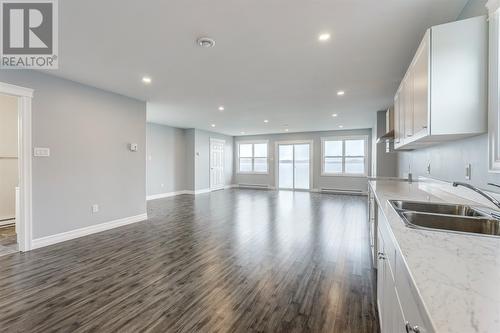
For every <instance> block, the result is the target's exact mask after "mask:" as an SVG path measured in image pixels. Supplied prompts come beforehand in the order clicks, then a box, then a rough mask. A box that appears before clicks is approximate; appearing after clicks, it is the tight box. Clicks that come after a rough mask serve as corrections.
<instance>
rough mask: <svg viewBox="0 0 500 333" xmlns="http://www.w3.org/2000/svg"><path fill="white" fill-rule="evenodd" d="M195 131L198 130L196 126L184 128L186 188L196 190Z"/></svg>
mask: <svg viewBox="0 0 500 333" xmlns="http://www.w3.org/2000/svg"><path fill="white" fill-rule="evenodd" d="M195 133H196V130H195V129H194V128H189V129H186V130H184V137H185V140H186V142H185V147H186V151H185V160H184V161H185V163H186V188H185V189H186V190H189V191H194V190H195V173H194V170H195V158H194V157H195V155H194V151H195V150H194V149H195Z"/></svg>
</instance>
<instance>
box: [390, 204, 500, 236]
mask: <svg viewBox="0 0 500 333" xmlns="http://www.w3.org/2000/svg"><path fill="white" fill-rule="evenodd" d="M390 203H391V205H392V207H394V209H395V210H396V212H397V213H398V214H399V216H401V218H402V219H403V221H404V222H405V223H406V225H407V226H408V227H411V228H418V229H430V230H441V231H449V232H459V233H470V234H480V235H484V236H500V212H497V211H494V210H491V209H489V208H484V207H472V206H468V205H459V204H441V203H430V202H416V201H402V200H390Z"/></svg>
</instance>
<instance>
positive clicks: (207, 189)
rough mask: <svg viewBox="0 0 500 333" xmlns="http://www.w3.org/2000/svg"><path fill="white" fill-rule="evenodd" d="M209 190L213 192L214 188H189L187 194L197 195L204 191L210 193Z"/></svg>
mask: <svg viewBox="0 0 500 333" xmlns="http://www.w3.org/2000/svg"><path fill="white" fill-rule="evenodd" d="M208 192H212V190H211V189H209V188H204V189H201V190H195V191H191V190H187V191H186V194H192V195H196V194H203V193H208Z"/></svg>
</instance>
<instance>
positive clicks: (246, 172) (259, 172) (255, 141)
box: [236, 140, 269, 175]
mask: <svg viewBox="0 0 500 333" xmlns="http://www.w3.org/2000/svg"><path fill="white" fill-rule="evenodd" d="M242 144H243V145H246V144H251V145H252V157H240V145H242ZM256 144H266V147H267V156H266V157H255V145H256ZM236 150H237V154H236V156H237V157H236V158H237V159H236V173H237V174H240V175H269V140H249V141H237V142H236ZM242 158H251V159H252V171H240V161H241V159H242ZM256 158H265V159H266V166H267V168H266V169H267V171H266V172H262V171H254V170H255V159H256Z"/></svg>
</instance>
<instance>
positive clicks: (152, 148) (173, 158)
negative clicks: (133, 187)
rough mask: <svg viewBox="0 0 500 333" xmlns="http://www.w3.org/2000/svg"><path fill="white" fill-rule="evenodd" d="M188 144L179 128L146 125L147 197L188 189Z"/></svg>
mask: <svg viewBox="0 0 500 333" xmlns="http://www.w3.org/2000/svg"><path fill="white" fill-rule="evenodd" d="M185 143H186V139H185V137H184V130H182V129H180V128H175V127H170V126H165V125H158V124H152V123H148V124H147V125H146V145H147V148H146V156H147V162H146V163H147V167H146V170H147V172H146V184H147V189H146V192H147V195H154V194H161V193H167V192H176V191H182V190H185V189H186V167H185V166H186V163H185V158H186V156H185V155H186V147H185Z"/></svg>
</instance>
